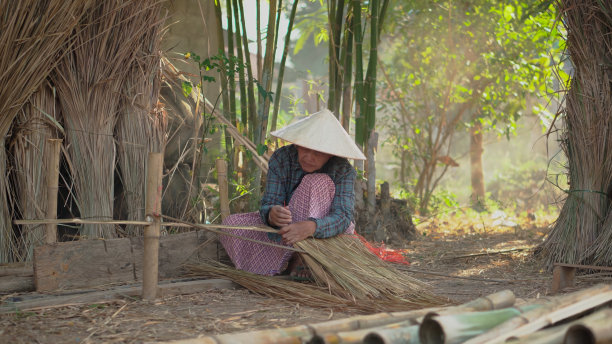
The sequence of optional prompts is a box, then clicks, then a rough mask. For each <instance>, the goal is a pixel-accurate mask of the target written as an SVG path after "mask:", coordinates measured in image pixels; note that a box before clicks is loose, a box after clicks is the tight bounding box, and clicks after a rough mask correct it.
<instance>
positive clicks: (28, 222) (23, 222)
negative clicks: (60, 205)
mask: <svg viewBox="0 0 612 344" xmlns="http://www.w3.org/2000/svg"><path fill="white" fill-rule="evenodd" d="M13 223H14V224H16V225H45V224H49V223H52V224H67V223H74V224H106V225H135V226H149V225H150V224H151V222H149V221H130V220H89V219H78V218H74V219H44V220H14V221H13ZM160 225H161V226H163V227H193V228H202V229H224V228H234V229H246V230H251V231H259V232H266V233H278V230H276V229H273V228H271V227H256V226H231V225H221V224H204V223H198V224H195V223H188V222H186V221H182V222H161V223H160Z"/></svg>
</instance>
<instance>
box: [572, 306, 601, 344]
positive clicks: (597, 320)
mask: <svg viewBox="0 0 612 344" xmlns="http://www.w3.org/2000/svg"><path fill="white" fill-rule="evenodd" d="M611 318H612V308H606V309H602V310H600V311H598V312H596V313H593V314H591V315H589V316H587V317H584V318H582V319H579V320H577V321H575V322H573V325H571V326H570V327H569V328H568V330H567V332H566V333H565V337H564V339H563V343H564V344H591V343H592V344H609V343H612V326H610V319H611Z"/></svg>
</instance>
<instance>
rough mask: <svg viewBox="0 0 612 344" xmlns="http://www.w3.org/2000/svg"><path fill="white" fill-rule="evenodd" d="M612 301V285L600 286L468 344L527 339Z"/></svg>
mask: <svg viewBox="0 0 612 344" xmlns="http://www.w3.org/2000/svg"><path fill="white" fill-rule="evenodd" d="M610 301H612V285H606V284H600V285H596V286H594V287H591V288H588V289H584V290H581V291H579V292H575V293H572V294H568V295H564V296H561V297H558V298H555V300H553V301H551V302H550V303H548V304H547V305H544V306H543V307H540V308H537V309H534V310H531V311H528V312H525V313H524V314H523V315H522V316H520V317H515V318H513V319H510V320H508V321H506V322H505V323H503V324H501V325H499V326H496V327H494V328H493V329H491V330H490V331H488V332H486V333H484V334H481V335H479V336H476V337H474V338H472V339H469V340H467V341H466V342H465V344H482V343H491V344H493V343H503V342H504V341H505V340H506V339H509V338H512V337H521V336H526V335H528V334H530V333H533V332H535V331H537V330H539V329H541V328H543V327H545V326H547V325H551V324H554V323H556V322H558V321H560V320H563V319H567V318H569V317H571V316H573V315H576V314H579V313H582V312H584V311H587V310H589V309H593V308H595V307H598V306H600V305H602V304H605V303H607V302H610Z"/></svg>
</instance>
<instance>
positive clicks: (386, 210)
mask: <svg viewBox="0 0 612 344" xmlns="http://www.w3.org/2000/svg"><path fill="white" fill-rule="evenodd" d="M380 210H381V213H382V216H383V218H384V219H387V218H389V215H391V191H390V190H389V183H388V182H384V183H382V184H380Z"/></svg>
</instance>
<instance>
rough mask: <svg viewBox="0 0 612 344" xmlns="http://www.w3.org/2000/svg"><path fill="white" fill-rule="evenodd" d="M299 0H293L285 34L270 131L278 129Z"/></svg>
mask: <svg viewBox="0 0 612 344" xmlns="http://www.w3.org/2000/svg"><path fill="white" fill-rule="evenodd" d="M298 2H299V0H293V6H292V7H291V14H290V15H289V23H288V24H287V33H286V34H285V47H284V48H283V56H282V57H281V62H280V66H279V70H278V78H277V81H276V95H275V97H274V108H273V110H272V123H271V127H270V131H275V130H276V122H277V120H278V111H279V108H280V100H281V92H282V90H283V77H284V76H285V64H286V62H287V55H289V46H290V44H291V31H292V29H293V22H294V20H295V14H296V12H297V5H298Z"/></svg>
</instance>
